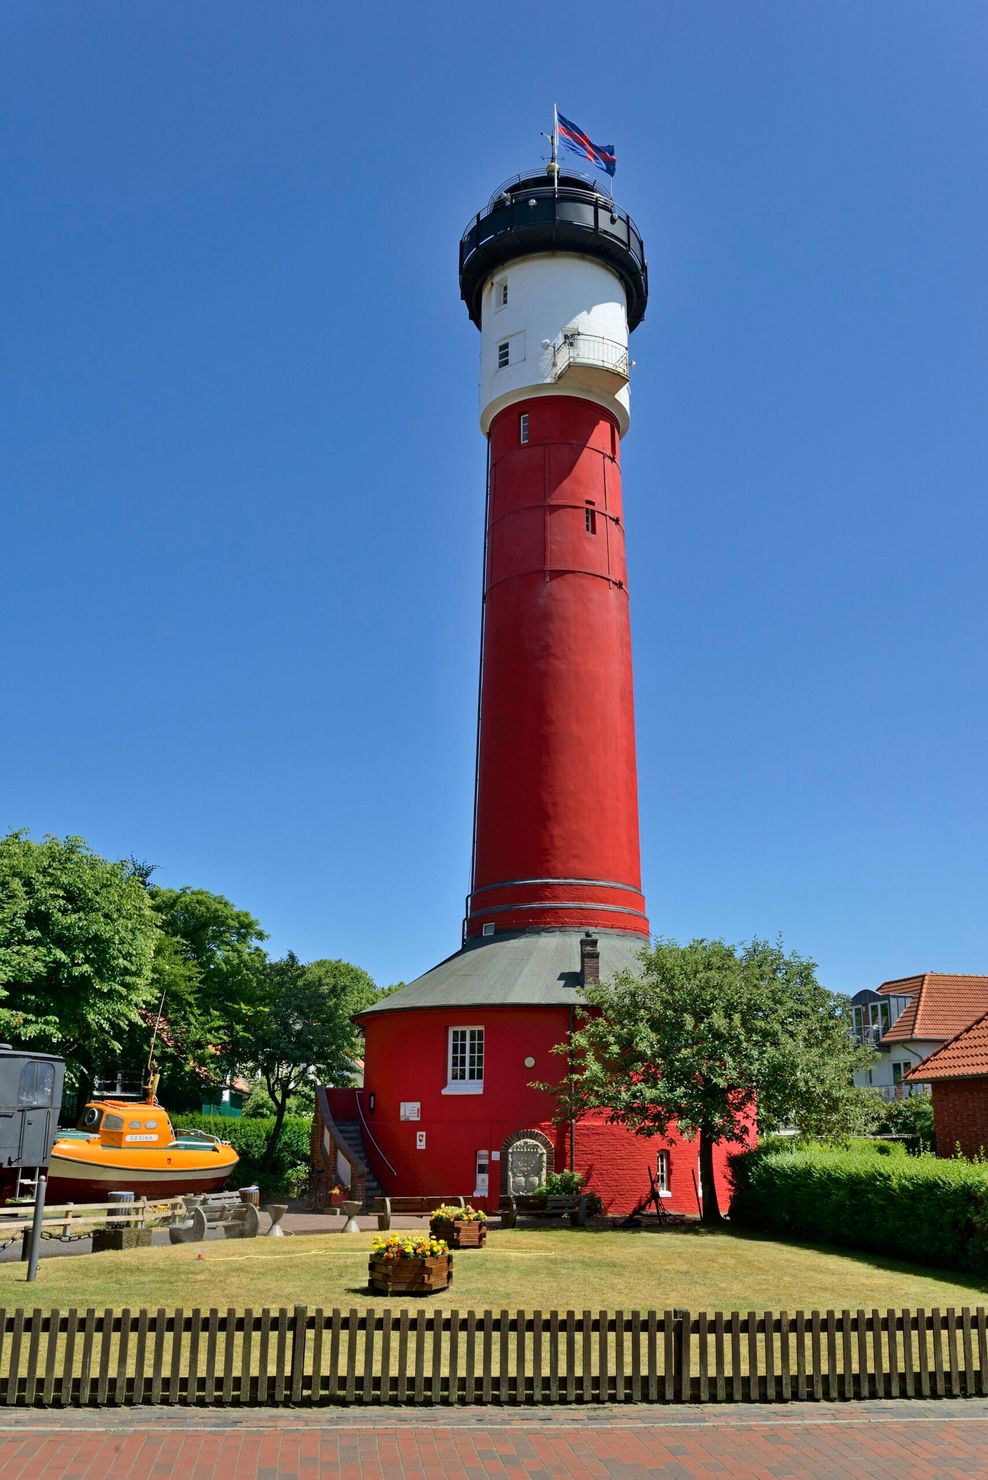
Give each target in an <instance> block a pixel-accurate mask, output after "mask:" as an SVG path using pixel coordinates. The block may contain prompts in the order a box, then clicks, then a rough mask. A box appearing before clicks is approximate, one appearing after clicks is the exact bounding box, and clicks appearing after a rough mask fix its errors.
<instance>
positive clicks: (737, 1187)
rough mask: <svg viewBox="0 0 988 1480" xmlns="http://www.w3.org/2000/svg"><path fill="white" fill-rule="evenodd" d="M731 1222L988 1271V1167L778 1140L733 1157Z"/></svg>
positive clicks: (788, 1234) (941, 1263)
mask: <svg viewBox="0 0 988 1480" xmlns="http://www.w3.org/2000/svg"><path fill="white" fill-rule="evenodd" d="M731 1170H732V1176H733V1180H734V1196H733V1199H732V1201H731V1220H732V1222H736V1223H738V1224H747V1225H749V1226H751V1227H754V1228H760V1229H764V1230H766V1231H768V1232H772V1233H778V1234H782V1235H783V1236H784V1237H786V1236H788V1237H790V1238H795V1239H810V1240H815V1241H818V1242H822V1243H830V1244H842V1245H844V1246H846V1247H849V1248H854V1249H875V1250H878V1251H879V1252H881V1253H883V1254H888V1255H892V1256H894V1257H897V1258H900V1259H911V1260H917V1261H919V1262H921V1263H928V1264H939V1265H949V1266H952V1267H954V1268H958V1269H970V1270H977V1271H982V1270H984V1269H986V1268H988V1165H984V1164H980V1163H977V1162H971V1161H965V1160H964V1159H963V1158H960V1157H957V1158H953V1159H951V1160H942V1159H940V1158H938V1157H936V1156H931V1155H929V1154H923V1155H919V1156H905V1155H900V1154H896V1153H892V1154H890V1155H886V1156H883V1155H881V1154H876V1149H875V1147H874V1146H872V1147H870V1148H869V1149H868V1150H866V1151H864V1150H859V1149H858V1148H856V1147H854V1148H850V1149H847V1150H834V1149H832V1148H826V1147H822V1146H809V1147H806V1148H805V1149H796V1150H794V1151H788V1152H780V1151H779V1150H778V1149H777V1148H776V1147H773V1146H772V1145H771V1144H770V1145H768V1146H766V1147H762V1148H759V1149H758V1150H755V1151H746V1152H742V1153H740V1154H739V1155H737V1156H735V1157H733V1158H732V1162H731Z"/></svg>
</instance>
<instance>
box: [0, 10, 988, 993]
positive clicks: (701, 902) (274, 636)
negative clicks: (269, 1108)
mask: <svg viewBox="0 0 988 1480" xmlns="http://www.w3.org/2000/svg"><path fill="white" fill-rule="evenodd" d="M0 24H2V30H3V46H2V56H0V69H2V82H3V86H2V95H3V98H4V121H3V125H2V127H3V139H2V146H3V147H2V150H0V176H2V181H0V186H2V194H3V198H4V201H5V216H6V226H5V230H4V233H3V239H2V243H0V252H2V256H3V263H2V270H3V284H4V293H3V299H4V309H3V312H4V318H5V325H4V329H3V343H4V349H5V353H4V355H3V357H2V360H3V363H2V369H0V375H2V383H0V418H2V422H3V427H2V437H0V478H2V487H0V495H2V513H0V550H2V570H3V581H2V589H0V603H2V631H3V650H4V653H3V669H4V683H3V690H2V692H3V703H4V709H5V718H4V721H3V724H2V726H0V826H2V827H4V828H8V827H27V828H29V829H31V831H32V833H33V834H34V835H35V836H41V835H42V834H44V833H46V832H54V833H59V834H64V833H79V834H82V835H83V836H85V837H86V838H88V839H89V840H90V842H91V843H92V844H93V846H94V847H95V848H97V849H98V850H99V851H100V852H103V853H106V854H109V855H111V856H114V857H119V856H126V855H128V854H131V853H134V854H137V855H138V856H139V857H142V858H146V859H149V860H151V861H153V862H155V863H157V864H158V865H159V872H158V875H157V878H158V879H159V880H160V881H161V882H163V883H167V884H171V885H179V884H186V883H188V884H196V885H201V886H203V887H206V888H209V889H213V890H216V891H218V892H221V893H224V894H227V895H228V896H229V897H230V898H232V899H233V900H235V901H236V902H237V903H238V904H239V905H242V906H244V907H246V908H248V909H250V910H252V911H253V912H254V913H255V914H256V915H257V916H258V917H259V918H260V919H261V921H262V922H263V924H264V926H265V927H266V928H267V930H268V931H269V932H270V934H271V938H272V939H271V944H272V948H273V949H274V950H276V951H278V952H280V951H283V950H284V949H286V948H288V947H293V948H294V949H295V950H296V951H298V952H299V954H301V955H302V956H304V957H314V956H343V957H346V958H349V959H351V960H354V961H357V962H359V963H360V964H361V965H363V966H365V967H366V968H367V969H368V970H370V971H371V972H372V974H373V975H374V976H375V977H376V978H377V980H379V981H380V982H382V983H385V982H389V981H394V980H398V979H402V978H404V979H411V977H412V976H414V975H416V974H417V973H418V972H420V971H422V970H423V969H425V968H426V967H428V966H429V965H430V964H432V963H433V962H434V961H436V960H438V959H440V958H441V957H442V956H444V955H446V954H448V953H449V951H451V950H453V949H455V947H456V945H457V943H458V940H459V924H460V918H461V915H462V910H463V896H464V894H465V892H466V890H467V888H468V884H469V879H468V870H469V844H470V836H469V832H470V818H471V803H472V771H473V756H474V724H475V703H476V670H477V655H478V641H479V617H480V611H479V587H480V559H481V536H482V517H483V480H484V445H483V441H482V438H481V436H480V433H479V431H478V428H477V421H476V391H475V387H476V378H477V374H476V372H477V352H478V347H479V336H478V335H477V333H476V330H475V329H474V328H473V327H472V326H471V325H470V323H469V321H468V319H467V316H466V312H465V309H464V308H463V305H462V304H461V303H460V301H459V297H458V288H457V282H456V246H457V240H458V237H459V234H460V232H461V230H462V229H463V227H464V225H465V223H466V221H467V219H468V218H469V216H470V215H471V214H472V213H473V212H474V211H476V210H477V209H478V208H479V207H480V206H481V205H482V204H483V203H484V201H485V200H486V198H487V197H488V195H489V194H490V193H491V191H492V190H493V188H494V187H495V185H497V184H498V182H499V181H500V180H502V179H503V178H504V177H506V176H508V175H510V174H513V173H514V172H515V171H517V170H519V169H521V168H523V167H525V166H526V165H528V164H529V163H531V162H533V161H535V160H537V158H538V155H539V149H540V140H539V130H540V129H542V128H545V127H547V125H548V120H549V118H550V112H551V105H552V101H553V99H554V98H556V99H558V102H559V105H560V107H561V108H562V110H563V111H564V112H565V113H566V114H567V115H568V116H569V117H570V118H573V119H575V120H576V121H577V122H578V123H579V124H581V125H582V126H583V127H584V128H586V129H587V130H588V132H589V133H590V134H591V136H592V137H594V138H596V139H598V140H601V141H602V142H605V143H607V142H611V141H613V142H614V144H615V146H616V148H617V153H618V157H619V164H618V172H617V176H616V180H615V193H616V195H617V198H618V199H619V200H620V201H621V203H622V204H623V205H624V206H626V207H627V208H628V209H629V210H630V211H631V212H632V214H633V215H634V216H635V218H636V220H637V221H638V224H639V225H640V227H641V228H642V231H643V234H644V236H645V240H646V245H647V248H648V254H649V264H650V282H651V294H652V296H651V300H650V305H649V310H648V314H647V317H646V319H645V322H644V324H643V325H642V327H641V328H640V329H639V330H638V331H637V333H636V335H635V340H634V353H635V357H636V360H637V370H636V373H635V378H634V382H633V425H632V429H631V433H630V435H629V436H628V438H627V439H626V441H625V444H624V450H623V458H624V469H625V494H626V521H627V529H628V537H629V555H630V567H631V569H630V577H631V595H632V622H633V631H634V643H635V664H636V674H635V677H636V697H637V707H638V742H639V768H640V790H641V820H642V839H643V869H644V881H645V887H646V891H647V897H648V901H649V906H650V912H651V919H652V924H653V928H654V929H655V930H656V931H659V932H661V933H663V934H665V935H669V936H672V937H675V938H678V939H685V938H688V937H690V936H692V935H695V934H703V935H723V936H725V937H727V938H729V939H741V938H746V937H750V936H751V935H753V934H758V935H763V936H770V937H774V936H775V935H776V934H777V933H778V932H781V933H782V935H783V936H784V938H785V941H786V943H787V944H788V945H789V946H790V947H792V948H794V949H796V950H798V951H800V952H801V953H804V954H807V955H811V956H813V957H814V958H815V959H816V960H817V961H818V962H819V963H820V968H821V977H822V979H823V980H824V981H826V982H827V983H829V984H830V985H832V986H834V987H837V988H840V989H842V990H847V991H853V990H856V989H857V988H858V987H859V986H863V985H877V983H878V982H879V981H881V980H882V979H884V978H886V977H893V976H897V975H903V974H906V973H911V972H914V971H919V970H923V969H936V970H941V971H986V970H988V936H986V927H985V919H986V912H985V900H986V895H988V863H986V851H985V846H984V836H985V824H986V799H988V784H986V719H988V702H986V683H985V635H986V617H988V611H986V608H988V582H986V578H985V551H986V535H988V527H986V526H988V514H986V493H988V476H986V468H988V457H986V453H988V432H986V415H985V412H986V404H985V401H986V389H988V374H986V370H988V292H986V285H985V263H986V261H988V239H986V238H988V231H986V226H988V191H986V184H988V180H986V173H988V171H986V165H985V160H986V158H988V148H986V146H988V122H986V113H985V108H984V90H985V71H986V55H988V18H986V13H985V8H984V5H983V4H982V3H980V0H977V3H967V0H951V3H950V4H949V5H944V4H942V3H935V0H929V3H919V0H827V3H826V4H824V3H821V0H817V3H814V4H808V3H799V0H792V3H790V0H773V3H762V0H744V3H739V0H723V3H719V0H691V3H688V4H687V3H684V0H682V3H671V0H648V3H630V4H615V5H614V6H612V7H610V8H605V9H602V8H601V7H600V6H599V5H593V6H591V5H587V4H583V3H581V0H575V3H571V4H569V5H567V6H566V7H559V6H556V7H548V6H543V7H539V6H532V5H529V4H526V5H521V4H516V3H505V4H501V5H499V6H497V7H495V8H492V9H490V10H487V9H484V8H482V7H472V6H468V5H463V4H462V3H459V4H447V3H440V4H437V3H430V4H426V5H424V6H417V7H412V6H407V5H395V4H392V3H390V0H387V3H383V4H381V3H378V4H376V5H371V6H348V7H344V6H339V5H336V4H332V5H331V4H328V3H312V0H293V3H292V4H291V5H276V6H273V5H270V4H260V3H255V0H224V3H219V0H218V3H212V0H205V3H204V0H194V3H192V0H169V3H167V4H152V3H150V0H147V3H141V4H136V5H131V6H121V5H119V4H116V3H111V0H90V3H87V4H85V5H80V4H78V0H47V3H42V4H39V3H38V0H6V4H5V5H4V7H3V17H2V21H0Z"/></svg>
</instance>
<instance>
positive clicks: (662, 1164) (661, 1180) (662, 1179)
mask: <svg viewBox="0 0 988 1480" xmlns="http://www.w3.org/2000/svg"><path fill="white" fill-rule="evenodd" d="M656 1181H657V1183H658V1188H659V1196H660V1197H671V1196H672V1193H671V1192H670V1191H669V1153H668V1151H660V1152H659V1165H658V1177H657V1179H656Z"/></svg>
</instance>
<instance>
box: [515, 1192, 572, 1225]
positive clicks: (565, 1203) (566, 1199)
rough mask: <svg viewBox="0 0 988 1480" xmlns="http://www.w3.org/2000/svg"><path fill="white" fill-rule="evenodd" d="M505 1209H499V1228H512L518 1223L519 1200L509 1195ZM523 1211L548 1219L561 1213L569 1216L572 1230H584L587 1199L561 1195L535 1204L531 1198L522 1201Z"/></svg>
mask: <svg viewBox="0 0 988 1480" xmlns="http://www.w3.org/2000/svg"><path fill="white" fill-rule="evenodd" d="M505 1201H506V1202H507V1207H502V1208H501V1227H502V1228H514V1227H515V1226H516V1224H517V1222H518V1212H519V1208H518V1203H519V1199H518V1198H517V1197H514V1196H513V1195H512V1194H511V1193H509V1194H508V1196H507V1198H506V1199H505ZM522 1202H523V1204H524V1209H525V1210H530V1211H532V1212H533V1213H536V1214H538V1213H547V1214H548V1215H549V1216H550V1217H553V1218H555V1217H559V1216H561V1215H562V1214H563V1213H568V1214H569V1221H570V1222H571V1223H572V1225H573V1227H574V1228H586V1226H587V1197H586V1193H580V1194H579V1195H578V1196H574V1195H573V1193H571V1192H570V1193H562V1194H559V1195H555V1196H552V1197H547V1198H546V1199H545V1201H544V1202H543V1201H542V1200H541V1199H539V1201H538V1202H537V1203H536V1202H535V1200H534V1199H533V1198H530V1197H526V1198H524V1199H522Z"/></svg>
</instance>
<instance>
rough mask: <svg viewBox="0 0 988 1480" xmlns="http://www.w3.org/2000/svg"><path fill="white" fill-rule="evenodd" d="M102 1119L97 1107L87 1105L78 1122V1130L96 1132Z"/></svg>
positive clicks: (100, 1111)
mask: <svg viewBox="0 0 988 1480" xmlns="http://www.w3.org/2000/svg"><path fill="white" fill-rule="evenodd" d="M102 1119H103V1111H102V1110H101V1108H100V1107H99V1105H87V1106H86V1108H85V1110H83V1112H82V1116H81V1118H80V1120H79V1129H80V1130H81V1131H98V1130H99V1126H100V1121H101V1120H102Z"/></svg>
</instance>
